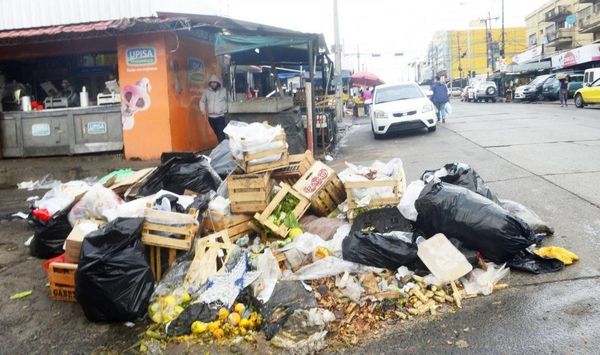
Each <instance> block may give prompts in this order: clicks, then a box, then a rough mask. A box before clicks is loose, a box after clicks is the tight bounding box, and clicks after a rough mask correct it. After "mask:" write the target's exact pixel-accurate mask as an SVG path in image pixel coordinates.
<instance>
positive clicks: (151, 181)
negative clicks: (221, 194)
mask: <svg viewBox="0 0 600 355" xmlns="http://www.w3.org/2000/svg"><path fill="white" fill-rule="evenodd" d="M220 184H221V178H220V177H219V175H218V174H217V173H216V172H215V170H214V169H213V168H212V167H211V166H210V163H209V162H208V159H206V157H204V156H193V155H192V156H186V155H184V156H178V155H176V156H173V157H172V158H170V159H169V160H168V161H166V162H165V163H162V164H161V165H160V166H159V167H158V168H156V170H154V172H152V174H150V175H149V176H148V177H147V178H146V180H145V181H144V184H143V185H142V186H141V187H140V189H139V191H138V195H139V196H149V195H153V194H155V193H157V192H159V191H160V190H163V189H164V190H167V191H170V192H173V193H176V194H178V195H183V193H184V192H185V190H190V191H194V192H197V193H200V194H204V193H207V192H209V191H211V190H216V189H217V188H218V187H219V185H220Z"/></svg>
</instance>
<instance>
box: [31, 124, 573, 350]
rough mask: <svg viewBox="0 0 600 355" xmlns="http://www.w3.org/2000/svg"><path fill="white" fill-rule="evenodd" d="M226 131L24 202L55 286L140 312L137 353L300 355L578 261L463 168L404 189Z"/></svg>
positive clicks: (252, 129) (121, 312)
mask: <svg viewBox="0 0 600 355" xmlns="http://www.w3.org/2000/svg"><path fill="white" fill-rule="evenodd" d="M225 132H226V133H228V134H229V140H226V141H224V142H223V143H221V144H220V145H219V146H218V147H217V148H215V149H214V150H213V154H211V157H212V159H211V158H210V157H205V156H201V155H196V154H190V153H165V154H164V155H163V158H162V159H161V164H160V166H158V167H156V168H152V169H145V170H140V171H133V170H125V171H117V172H114V173H111V174H110V175H108V176H106V177H103V178H102V179H101V180H100V181H99V182H96V183H90V181H71V182H67V183H64V184H62V183H56V182H53V184H52V189H51V190H50V191H48V192H47V193H46V194H45V195H44V196H43V197H42V198H41V199H39V200H35V201H31V203H32V205H31V212H30V214H29V216H28V217H27V218H28V220H29V221H30V223H31V225H32V226H33V227H34V228H35V234H34V236H33V237H32V239H31V240H30V241H28V243H29V247H30V251H31V255H33V256H36V257H39V258H45V259H49V260H48V261H47V262H46V263H45V264H44V267H45V269H46V270H47V271H48V276H49V281H50V296H51V297H52V298H53V299H55V300H57V301H70V302H77V303H79V304H80V306H81V308H82V309H83V311H84V313H85V316H86V317H87V318H88V319H89V320H90V321H135V320H139V319H140V318H142V317H147V318H148V319H149V321H151V322H152V325H151V326H150V327H149V328H148V330H147V331H146V332H145V333H144V335H143V336H142V338H141V339H140V344H139V350H140V351H141V352H146V351H150V352H154V351H157V350H164V349H165V348H166V347H167V346H168V345H169V344H170V343H178V342H186V343H199V344H208V343H213V344H214V343H216V344H223V345H225V344H240V343H241V342H247V343H249V344H254V343H256V342H258V341H269V342H270V344H271V345H272V346H275V347H279V348H282V349H286V350H288V351H291V352H292V353H310V352H314V351H318V350H320V349H322V348H324V347H325V346H326V344H327V342H339V343H340V344H346V345H353V344H356V343H358V342H359V339H364V338H365V334H366V333H370V334H372V333H374V332H376V331H377V330H379V329H381V330H384V329H385V328H387V327H390V326H393V325H397V324H400V323H403V322H409V321H411V320H412V319H414V318H418V317H425V316H436V315H439V314H443V313H448V312H455V311H456V310H457V309H459V308H461V307H462V305H463V303H464V301H465V299H468V298H471V297H476V296H478V295H489V294H491V293H492V292H494V291H496V290H501V289H504V288H507V287H508V285H507V284H506V283H504V282H503V281H502V280H503V279H505V277H506V276H507V275H508V274H509V270H510V269H513V270H516V271H525V272H530V273H536V274H538V273H545V272H554V271H559V270H561V269H562V268H563V267H564V266H565V265H569V264H571V263H572V262H573V261H576V260H578V258H577V256H576V255H575V254H573V253H571V252H569V251H567V250H566V249H563V248H560V247H555V246H546V247H540V245H541V243H542V242H543V241H544V240H545V239H547V238H550V237H552V235H553V233H554V230H553V229H552V228H551V227H550V226H549V225H548V224H547V223H545V222H544V221H543V220H542V219H541V218H540V217H539V216H537V215H536V214H535V213H534V212H533V211H531V210H529V209H527V208H526V207H525V206H523V205H521V204H519V203H517V202H514V201H509V200H502V199H500V198H499V197H498V196H496V195H495V194H494V193H493V192H492V191H491V190H490V188H489V187H488V186H487V185H486V183H485V182H484V180H483V179H482V178H481V176H479V175H478V174H477V172H476V171H475V170H474V169H473V168H472V167H470V166H469V165H466V164H462V163H451V164H447V165H445V166H444V167H442V168H440V169H436V170H431V171H426V172H424V174H423V175H422V178H421V179H419V180H417V181H413V182H411V183H410V184H408V185H407V184H406V181H405V179H406V178H405V176H406V175H405V173H404V170H403V166H402V161H401V160H400V159H393V160H391V161H390V162H387V163H385V162H374V163H373V164H372V165H371V166H369V167H364V166H357V165H354V164H349V163H348V164H347V169H346V170H344V171H342V172H340V173H339V174H336V172H335V171H333V169H331V168H329V167H328V166H326V165H325V164H323V163H322V162H319V161H315V160H314V158H313V157H312V155H311V154H310V152H307V153H305V154H301V155H289V154H288V152H287V150H286V149H287V145H286V143H285V135H284V134H283V131H282V130H281V127H271V126H268V125H264V124H263V125H260V124H251V125H247V124H241V123H236V122H234V123H231V124H230V126H228V128H227V129H226V130H225ZM25 185H26V186H27V187H28V186H34V185H35V183H34V182H29V183H28V184H25Z"/></svg>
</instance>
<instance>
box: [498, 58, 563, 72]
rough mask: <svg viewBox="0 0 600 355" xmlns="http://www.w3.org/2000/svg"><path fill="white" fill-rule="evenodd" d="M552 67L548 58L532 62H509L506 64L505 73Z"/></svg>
mask: <svg viewBox="0 0 600 355" xmlns="http://www.w3.org/2000/svg"><path fill="white" fill-rule="evenodd" d="M551 67H552V65H551V63H550V61H549V60H544V61H540V62H533V63H523V64H514V63H513V64H510V65H507V66H506V70H505V71H504V72H506V73H527V72H533V71H541V70H548V69H550V68H551Z"/></svg>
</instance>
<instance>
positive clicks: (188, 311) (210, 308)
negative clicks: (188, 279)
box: [166, 302, 221, 336]
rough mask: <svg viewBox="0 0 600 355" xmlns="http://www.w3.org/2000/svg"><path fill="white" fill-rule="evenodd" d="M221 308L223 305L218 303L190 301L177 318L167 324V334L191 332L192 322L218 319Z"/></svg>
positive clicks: (206, 321) (176, 334) (178, 334)
mask: <svg viewBox="0 0 600 355" xmlns="http://www.w3.org/2000/svg"><path fill="white" fill-rule="evenodd" d="M219 308H221V305H218V304H207V303H201V302H198V303H190V304H189V305H188V306H187V307H185V309H184V310H183V312H181V314H180V315H179V316H178V317H177V318H175V319H174V320H172V321H171V322H170V323H169V324H167V327H166V332H167V335H169V336H180V335H185V334H190V329H191V327H192V323H194V322H195V321H197V320H199V321H201V322H204V323H209V322H212V321H214V320H216V319H217V316H218V315H219Z"/></svg>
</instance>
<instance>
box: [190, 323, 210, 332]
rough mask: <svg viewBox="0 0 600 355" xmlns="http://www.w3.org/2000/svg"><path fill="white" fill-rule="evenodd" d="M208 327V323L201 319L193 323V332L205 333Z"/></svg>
mask: <svg viewBox="0 0 600 355" xmlns="http://www.w3.org/2000/svg"><path fill="white" fill-rule="evenodd" d="M207 329H208V324H206V323H204V322H201V321H199V320H197V321H195V322H194V323H192V333H194V334H201V333H204V332H205V331H206V330H207Z"/></svg>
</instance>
